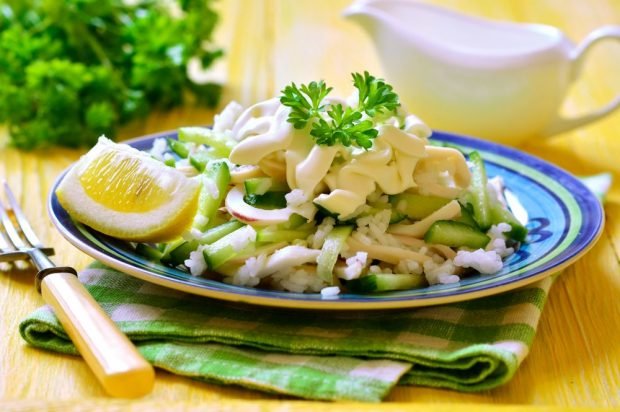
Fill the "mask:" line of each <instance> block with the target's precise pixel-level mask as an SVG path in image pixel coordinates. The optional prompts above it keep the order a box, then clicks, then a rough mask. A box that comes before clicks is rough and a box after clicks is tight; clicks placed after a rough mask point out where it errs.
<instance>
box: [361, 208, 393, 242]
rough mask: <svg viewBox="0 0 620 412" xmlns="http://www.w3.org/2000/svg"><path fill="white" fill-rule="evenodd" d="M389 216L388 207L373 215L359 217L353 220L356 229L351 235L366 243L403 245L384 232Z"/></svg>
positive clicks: (390, 215) (388, 223)
mask: <svg viewBox="0 0 620 412" xmlns="http://www.w3.org/2000/svg"><path fill="white" fill-rule="evenodd" d="M391 217H392V212H391V210H390V209H385V210H381V211H380V212H377V213H375V214H374V215H367V216H363V217H360V218H358V219H356V221H355V223H356V225H357V229H356V230H355V231H354V232H353V234H352V236H353V237H354V238H356V239H357V240H359V241H360V242H362V243H365V244H367V245H370V244H372V243H378V244H381V245H386V246H396V247H403V245H402V242H400V241H399V240H398V239H396V238H395V237H394V236H392V235H390V234H389V233H386V232H387V229H388V226H389V225H390V219H391Z"/></svg>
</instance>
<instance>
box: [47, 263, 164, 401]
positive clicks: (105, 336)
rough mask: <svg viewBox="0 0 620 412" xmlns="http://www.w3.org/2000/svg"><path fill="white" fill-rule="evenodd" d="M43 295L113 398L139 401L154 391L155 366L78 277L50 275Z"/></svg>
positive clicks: (66, 274)
mask: <svg viewBox="0 0 620 412" xmlns="http://www.w3.org/2000/svg"><path fill="white" fill-rule="evenodd" d="M41 295H42V296H43V299H44V300H45V302H46V303H47V304H48V305H50V306H51V307H52V308H53V309H54V312H55V313H56V316H57V317H58V319H59V320H60V323H61V324H62V326H63V327H64V328H65V330H66V331H67V334H68V335H69V337H70V338H71V340H72V341H73V343H74V344H75V346H76V347H77V349H78V351H79V352H80V354H81V355H82V357H83V358H84V360H85V361H86V363H87V364H88V366H89V367H90V368H91V370H92V371H93V372H94V374H95V376H96V377H97V379H98V380H99V382H100V383H101V385H102V386H103V388H104V389H105V391H106V392H107V393H108V394H109V395H111V396H114V397H122V398H136V397H140V396H144V395H146V394H148V393H149V392H150V391H151V389H152V388H153V383H154V380H155V371H154V370H153V367H152V366H151V364H149V363H148V362H147V361H146V360H145V359H144V358H143V357H142V355H141V354H140V353H139V352H138V350H137V349H136V347H135V346H134V345H133V344H132V343H131V341H130V340H129V338H127V336H125V335H124V334H123V333H122V332H121V331H120V330H119V329H118V327H117V326H116V325H115V324H114V322H112V320H111V319H110V318H109V317H108V315H106V313H105V312H104V311H103V310H102V309H101V307H100V306H99V304H98V303H97V302H96V301H95V299H93V297H92V296H91V295H90V294H89V293H88V291H87V290H86V289H85V288H84V286H83V285H82V284H81V283H80V282H79V280H78V278H77V276H75V274H72V273H68V272H60V273H50V274H47V276H45V277H43V279H42V280H41Z"/></svg>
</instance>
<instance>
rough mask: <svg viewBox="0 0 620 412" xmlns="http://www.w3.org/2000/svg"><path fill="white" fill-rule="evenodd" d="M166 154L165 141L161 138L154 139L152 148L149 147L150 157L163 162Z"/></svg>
mask: <svg viewBox="0 0 620 412" xmlns="http://www.w3.org/2000/svg"><path fill="white" fill-rule="evenodd" d="M167 152H168V143H167V142H166V139H165V138H163V137H158V138H157V139H155V140H154V141H153V146H152V147H151V150H150V151H149V153H150V155H151V156H153V157H154V158H155V159H159V160H161V161H164V160H165V157H164V156H165V155H166V154H168V153H167Z"/></svg>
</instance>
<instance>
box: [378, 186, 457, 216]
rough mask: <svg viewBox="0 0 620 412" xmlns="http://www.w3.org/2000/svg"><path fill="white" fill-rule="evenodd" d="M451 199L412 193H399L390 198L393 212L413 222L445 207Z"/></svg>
mask: <svg viewBox="0 0 620 412" xmlns="http://www.w3.org/2000/svg"><path fill="white" fill-rule="evenodd" d="M450 200H452V199H446V198H444V197H438V196H424V195H418V194H414V193H400V194H397V195H393V196H390V203H391V204H392V205H393V207H394V210H395V211H397V212H400V213H404V214H405V215H407V217H408V218H410V219H413V220H422V219H424V218H425V217H427V216H428V215H430V214H431V213H433V212H434V211H436V210H437V209H439V208H441V207H443V206H445V205H447V204H448V202H450Z"/></svg>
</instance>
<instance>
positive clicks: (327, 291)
mask: <svg viewBox="0 0 620 412" xmlns="http://www.w3.org/2000/svg"><path fill="white" fill-rule="evenodd" d="M339 293H340V288H339V287H338V286H328V287H325V288H323V289H321V297H322V298H323V299H333V298H335V297H337V296H338V294H339Z"/></svg>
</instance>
